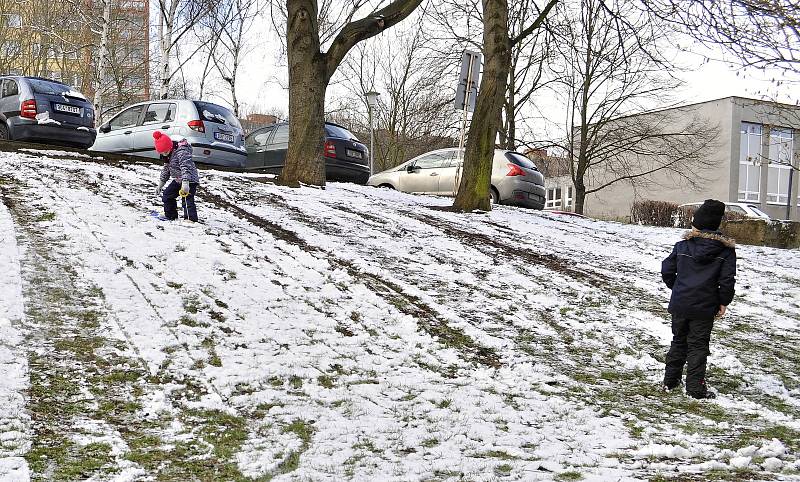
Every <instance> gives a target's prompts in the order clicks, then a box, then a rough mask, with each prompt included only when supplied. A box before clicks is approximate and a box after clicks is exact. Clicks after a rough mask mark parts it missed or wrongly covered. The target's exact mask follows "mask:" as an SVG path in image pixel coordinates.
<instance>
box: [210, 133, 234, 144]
mask: <svg viewBox="0 0 800 482" xmlns="http://www.w3.org/2000/svg"><path fill="white" fill-rule="evenodd" d="M214 139H216V140H218V141H222V142H229V143H231V144H233V134H224V133H222V132H215V133H214Z"/></svg>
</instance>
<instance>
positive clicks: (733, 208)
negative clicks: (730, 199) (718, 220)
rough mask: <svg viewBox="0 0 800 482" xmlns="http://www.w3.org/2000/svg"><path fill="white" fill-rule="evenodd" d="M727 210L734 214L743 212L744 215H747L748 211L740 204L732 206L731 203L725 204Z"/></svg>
mask: <svg viewBox="0 0 800 482" xmlns="http://www.w3.org/2000/svg"><path fill="white" fill-rule="evenodd" d="M725 211H726V212H729V213H734V214H741V215H743V216H745V215H747V212H746V211H745V210H744V209H742V208H741V207H739V206H731V205H730V204H729V205H727V206H725Z"/></svg>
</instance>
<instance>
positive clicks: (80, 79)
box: [0, 0, 150, 109]
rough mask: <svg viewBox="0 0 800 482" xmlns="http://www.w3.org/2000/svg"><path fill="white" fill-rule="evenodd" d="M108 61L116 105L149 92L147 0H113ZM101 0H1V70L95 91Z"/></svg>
mask: <svg viewBox="0 0 800 482" xmlns="http://www.w3.org/2000/svg"><path fill="white" fill-rule="evenodd" d="M112 1H113V3H112V15H111V36H110V38H109V42H108V47H109V65H108V68H107V74H106V78H105V79H104V81H103V82H102V85H103V86H104V89H105V90H104V95H105V98H106V102H104V104H105V105H106V106H107V107H108V108H110V109H113V108H115V107H118V106H121V105H125V104H128V103H131V102H136V101H140V100H145V99H147V98H149V97H150V78H149V61H150V58H149V57H150V41H149V38H150V32H149V28H150V27H149V25H150V22H149V12H150V2H149V0H112ZM102 7H103V5H102V2H101V1H100V0H66V1H56V2H53V1H47V0H0V12H2V13H1V14H0V72H1V73H11V74H19V75H34V76H40V77H46V78H51V79H55V80H60V81H62V82H65V83H67V84H70V85H73V86H75V87H77V88H78V89H80V90H81V91H82V92H83V93H84V94H86V95H87V96H89V97H90V98H91V96H93V95H94V89H95V86H96V85H97V79H96V76H97V69H96V58H97V52H98V50H99V48H100V47H99V45H100V36H99V34H98V33H96V32H99V31H100V26H101V23H100V22H101V21H102V16H103V11H102Z"/></svg>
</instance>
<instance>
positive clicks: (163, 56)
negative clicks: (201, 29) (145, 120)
mask: <svg viewBox="0 0 800 482" xmlns="http://www.w3.org/2000/svg"><path fill="white" fill-rule="evenodd" d="M215 8H219V4H218V2H215V1H214V0H158V40H159V53H160V57H159V63H158V73H159V85H158V96H159V98H161V99H165V98H167V96H168V94H169V86H170V82H171V81H172V79H173V77H174V76H175V74H176V73H178V72H179V71H180V70H181V69H182V68H183V66H184V65H185V64H186V62H188V61H189V60H190V59H191V58H192V57H193V56H194V54H195V53H197V52H198V51H199V50H200V49H202V48H203V47H204V46H205V44H206V43H207V42H208V41H210V40H205V42H199V45H197V46H196V47H190V52H189V53H188V54H186V55H185V56H184V58H183V60H181V61H179V62H178V65H177V67H173V66H172V65H170V59H171V58H172V57H173V56H174V54H175V49H176V47H177V46H178V44H179V43H180V42H182V41H185V40H186V39H188V38H189V36H190V35H189V34H190V32H192V31H193V30H194V28H195V27H196V26H197V24H198V23H199V22H200V20H201V19H202V18H204V17H206V16H207V15H209V14H211V12H212V11H213V10H214V9H215Z"/></svg>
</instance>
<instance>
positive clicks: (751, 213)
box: [678, 202, 770, 222]
mask: <svg viewBox="0 0 800 482" xmlns="http://www.w3.org/2000/svg"><path fill="white" fill-rule="evenodd" d="M702 204H703V203H702V202H696V203H686V204H681V205H680V206H678V209H679V210H681V209H687V208H688V209H689V210H692V211H694V210H695V209H697V208H699V207H700V206H701V205H702ZM729 213H730V214H733V215H738V216H744V217H746V218H752V219H763V220H765V221H769V220H770V217H769V215H768V214H767V213H765V212H764V211H762V210H760V209H759V208H758V207H756V206H753V205H752V204H747V203H734V202H726V203H725V214H729ZM690 222H691V220H690Z"/></svg>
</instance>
